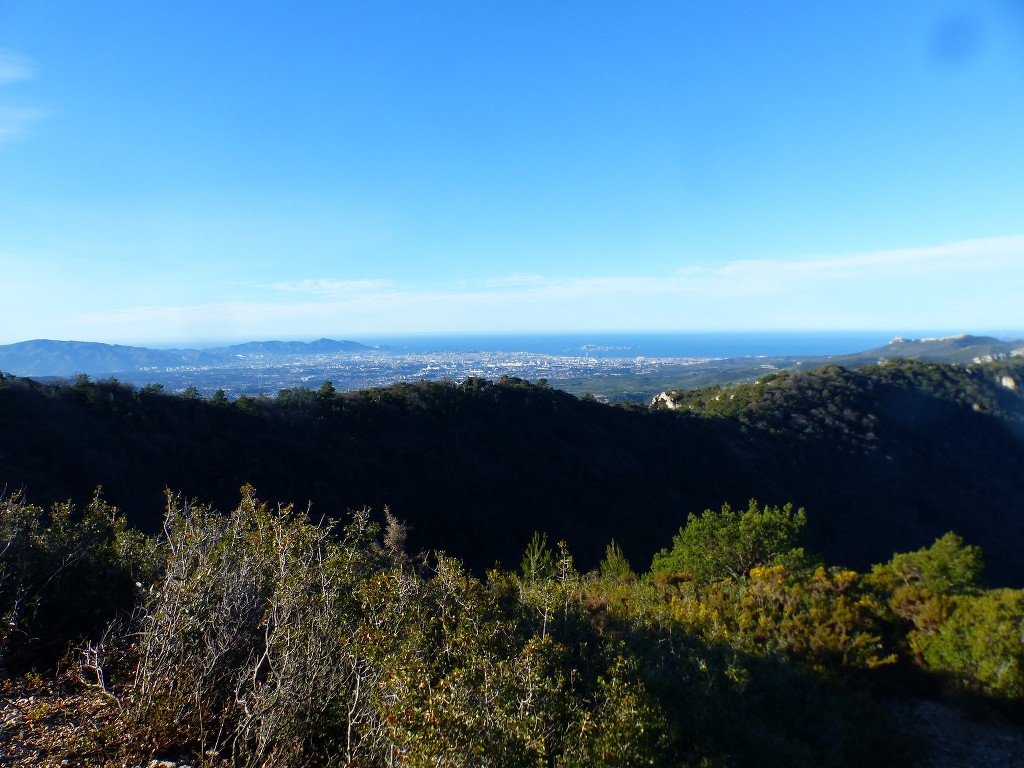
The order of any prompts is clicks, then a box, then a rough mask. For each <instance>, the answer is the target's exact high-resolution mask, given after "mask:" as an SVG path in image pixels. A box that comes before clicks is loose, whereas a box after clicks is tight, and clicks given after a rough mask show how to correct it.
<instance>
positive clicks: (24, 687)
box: [0, 676, 1024, 768]
mask: <svg viewBox="0 0 1024 768" xmlns="http://www.w3.org/2000/svg"><path fill="white" fill-rule="evenodd" d="M904 706H906V707H908V708H909V714H910V721H911V722H912V723H914V727H915V729H916V730H917V733H916V736H917V738H918V739H919V740H920V742H921V743H923V744H926V745H929V746H930V751H929V752H928V754H926V755H924V756H923V758H922V761H921V763H920V766H921V768H1020V767H1021V766H1024V725H1020V724H1013V723H1010V722H1008V721H1007V720H1005V719H1004V718H1003V717H1002V716H1000V715H998V714H996V713H994V712H991V711H986V712H984V713H983V712H981V711H975V712H971V713H968V712H966V711H964V710H962V709H959V708H957V707H954V706H950V705H949V704H945V703H941V702H937V701H925V700H913V701H911V702H909V703H908V704H906V705H904ZM119 711H120V710H119V707H118V704H117V702H116V701H115V700H114V699H113V698H111V697H110V696H108V695H106V694H104V693H103V692H101V691H99V690H97V689H94V688H89V687H86V686H84V685H82V683H81V682H79V681H76V680H75V679H73V678H70V677H65V678H62V679H57V680H53V679H44V678H40V677H32V676H30V677H27V678H26V677H22V678H14V679H7V680H3V681H0V768H9V767H13V766H39V767H46V768H49V767H51V766H52V767H53V768H65V767H67V768H75V767H77V766H82V767H83V768H85V767H86V766H88V767H89V768H95V767H96V766H100V767H102V768H188V765H187V764H188V758H187V757H185V756H180V757H174V756H166V755H146V756H144V757H142V758H141V759H140V758H139V757H138V753H139V750H138V749H136V750H134V751H135V756H134V757H130V756H129V754H128V751H127V749H126V745H125V743H124V734H125V732H126V731H125V728H124V724H123V722H122V720H121V718H120V714H119ZM880 762H884V761H880Z"/></svg>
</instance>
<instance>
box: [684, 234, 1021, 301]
mask: <svg viewBox="0 0 1024 768" xmlns="http://www.w3.org/2000/svg"><path fill="white" fill-rule="evenodd" d="M1022 269H1024V236H1020V235H1018V236H1012V237H994V238H985V239H978V240H963V241H958V242H955V243H947V244H943V245H938V246H933V247H925V248H904V249H891V250H881V251H872V252H867V253H853V254H834V255H819V256H811V257H806V258H793V259H746V260H738V261H733V262H729V263H727V264H721V265H715V266H709V267H703V266H689V267H684V268H681V269H680V270H679V271H678V275H679V276H680V277H681V278H682V279H683V280H684V281H685V282H686V283H687V290H688V291H698V292H710V293H712V294H714V295H717V296H737V297H738V296H754V295H771V294H783V293H794V292H799V291H805V290H808V289H812V288H818V289H826V288H830V287H831V288H841V287H843V286H844V285H845V286H849V285H851V284H865V283H868V282H869V281H871V280H877V281H879V283H885V282H890V281H893V280H897V279H912V280H915V281H921V280H927V279H942V278H949V277H951V276H952V275H956V274H961V275H964V276H972V275H974V276H977V275H979V274H986V273H988V274H993V275H998V274H999V273H1000V272H1001V271H1007V272H1010V273H1016V274H1018V275H1019V274H1021V270H1022Z"/></svg>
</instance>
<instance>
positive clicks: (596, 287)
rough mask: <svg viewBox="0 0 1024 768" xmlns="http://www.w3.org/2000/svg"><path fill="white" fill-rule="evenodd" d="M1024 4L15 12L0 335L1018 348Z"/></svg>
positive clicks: (0, 132) (3, 12)
mask: <svg viewBox="0 0 1024 768" xmlns="http://www.w3.org/2000/svg"><path fill="white" fill-rule="evenodd" d="M1022 137H1024V4H1022V3H1021V2H1018V1H1014V0H973V2H947V1H945V0H927V1H923V2H916V1H915V0H907V1H906V2H900V3H891V2H873V1H868V2H865V1H864V0H859V1H858V2H845V1H839V0H837V2H829V3H822V2H820V1H818V2H773V3H764V2H758V3H755V2H728V1H723V2H715V3H709V2H690V1H689V0H677V1H676V2H669V3H654V2H596V1H594V2H581V3H575V2H558V3H553V2H528V1H527V0H516V1H515V2H482V1H478V2H415V3H414V2H404V3H389V2H383V1H382V2H340V1H339V2H301V0H300V1H298V2H289V3H271V2H245V3H242V2H229V1H227V0H225V1H224V2H214V3H210V2H191V1H189V0H175V2H159V1H154V2H145V3H131V2H89V3H66V2H49V1H48V0H23V1H21V0H15V1H13V2H11V1H7V0H0V302H2V305H3V312H2V313H0V343H10V342H15V341H20V340H25V339H31V338H58V339H84V340H93V341H106V342H117V343H149V344H152V345H154V346H157V345H160V344H172V343H182V342H193V343H198V342H202V341H206V340H209V341H214V340H228V339H235V340H241V339H255V338H295V339H305V338H316V337H320V336H330V337H336V338H339V337H340V338H356V339H366V338H372V337H375V336H380V335H385V334H409V333H414V332H435V333H437V332H466V333H469V332H473V333H481V332H492V331H510V332H511V331H545V330H550V331H572V330H682V331H700V330H750V329H755V330H772V329H778V330H802V329H812V330H828V329H837V330H838V329H858V330H859V329H875V328H878V329H893V330H896V331H900V332H904V333H908V334H912V333H913V332H915V331H919V330H920V331H926V330H927V331H933V330H943V331H950V332H957V331H965V332H1003V333H1024V308H1022V307H1024V301H1022V299H1021V297H1024V139H1022Z"/></svg>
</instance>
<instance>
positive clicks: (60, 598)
mask: <svg viewBox="0 0 1024 768" xmlns="http://www.w3.org/2000/svg"><path fill="white" fill-rule="evenodd" d="M161 560H162V557H161V553H160V551H159V548H158V545H157V544H156V541H155V540H154V539H152V538H148V537H145V536H143V535H142V534H140V533H139V532H137V531H134V530H132V529H130V528H129V527H128V525H127V523H126V522H125V520H124V518H123V517H122V516H121V515H120V513H119V512H118V510H117V509H116V508H114V507H112V506H110V505H109V504H107V503H106V502H104V501H103V499H102V496H101V495H100V492H99V490H97V491H96V493H95V495H94V496H93V499H92V501H90V503H89V505H88V506H87V507H86V508H85V510H84V511H83V512H82V513H81V515H79V514H78V512H77V510H76V509H75V507H74V506H73V505H72V504H70V503H63V504H56V505H54V506H53V507H51V508H50V509H49V510H44V509H42V508H40V507H37V506H35V505H32V504H29V503H28V502H26V501H25V500H24V498H23V497H22V496H21V495H19V494H15V495H10V496H7V497H5V498H2V499H0V666H2V665H5V664H6V665H7V666H8V667H10V668H11V669H12V670H13V671H18V670H22V669H27V668H30V667H39V668H48V667H51V666H53V665H54V664H55V663H56V662H57V661H58V660H59V659H60V658H61V657H62V656H64V655H65V654H66V653H67V651H68V650H69V649H70V648H71V647H72V646H74V645H75V644H77V643H79V642H80V641H82V640H83V639H84V638H86V637H91V636H95V635H96V634H98V633H100V632H101V631H102V629H103V627H104V626H106V625H107V624H108V623H109V622H110V621H112V620H113V619H114V618H115V617H116V616H117V615H118V614H120V613H128V612H130V611H131V609H132V608H133V606H134V604H135V602H136V600H137V598H138V594H139V585H142V584H148V583H150V582H152V580H153V579H154V578H155V576H156V574H157V572H158V571H159V568H160V564H161Z"/></svg>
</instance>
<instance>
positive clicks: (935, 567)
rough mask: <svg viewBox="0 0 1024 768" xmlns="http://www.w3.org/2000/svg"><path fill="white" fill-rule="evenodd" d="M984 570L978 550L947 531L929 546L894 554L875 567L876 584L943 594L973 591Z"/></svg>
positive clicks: (979, 549)
mask: <svg viewBox="0 0 1024 768" xmlns="http://www.w3.org/2000/svg"><path fill="white" fill-rule="evenodd" d="M983 568H984V562H983V559H982V553H981V548H980V547H976V546H972V545H968V544H965V543H964V540H963V539H962V538H961V537H960V536H958V535H956V534H955V533H953V532H952V531H950V532H949V533H947V534H945V535H944V536H941V537H939V538H938V539H936V540H935V543H933V544H932V545H931V546H930V547H922V548H921V549H919V550H917V551H916V552H906V553H902V554H897V555H894V556H893V558H892V560H890V561H889V562H888V563H886V564H885V565H876V566H875V567H874V569H873V578H874V579H875V580H876V582H879V583H882V582H886V581H887V582H890V583H892V584H893V585H894V586H896V587H898V586H905V587H917V588H919V589H923V590H927V591H929V592H932V593H935V594H938V595H946V594H951V593H954V592H963V591H965V590H969V589H972V588H976V587H977V586H978V584H979V582H980V579H981V572H982V569H983Z"/></svg>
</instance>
